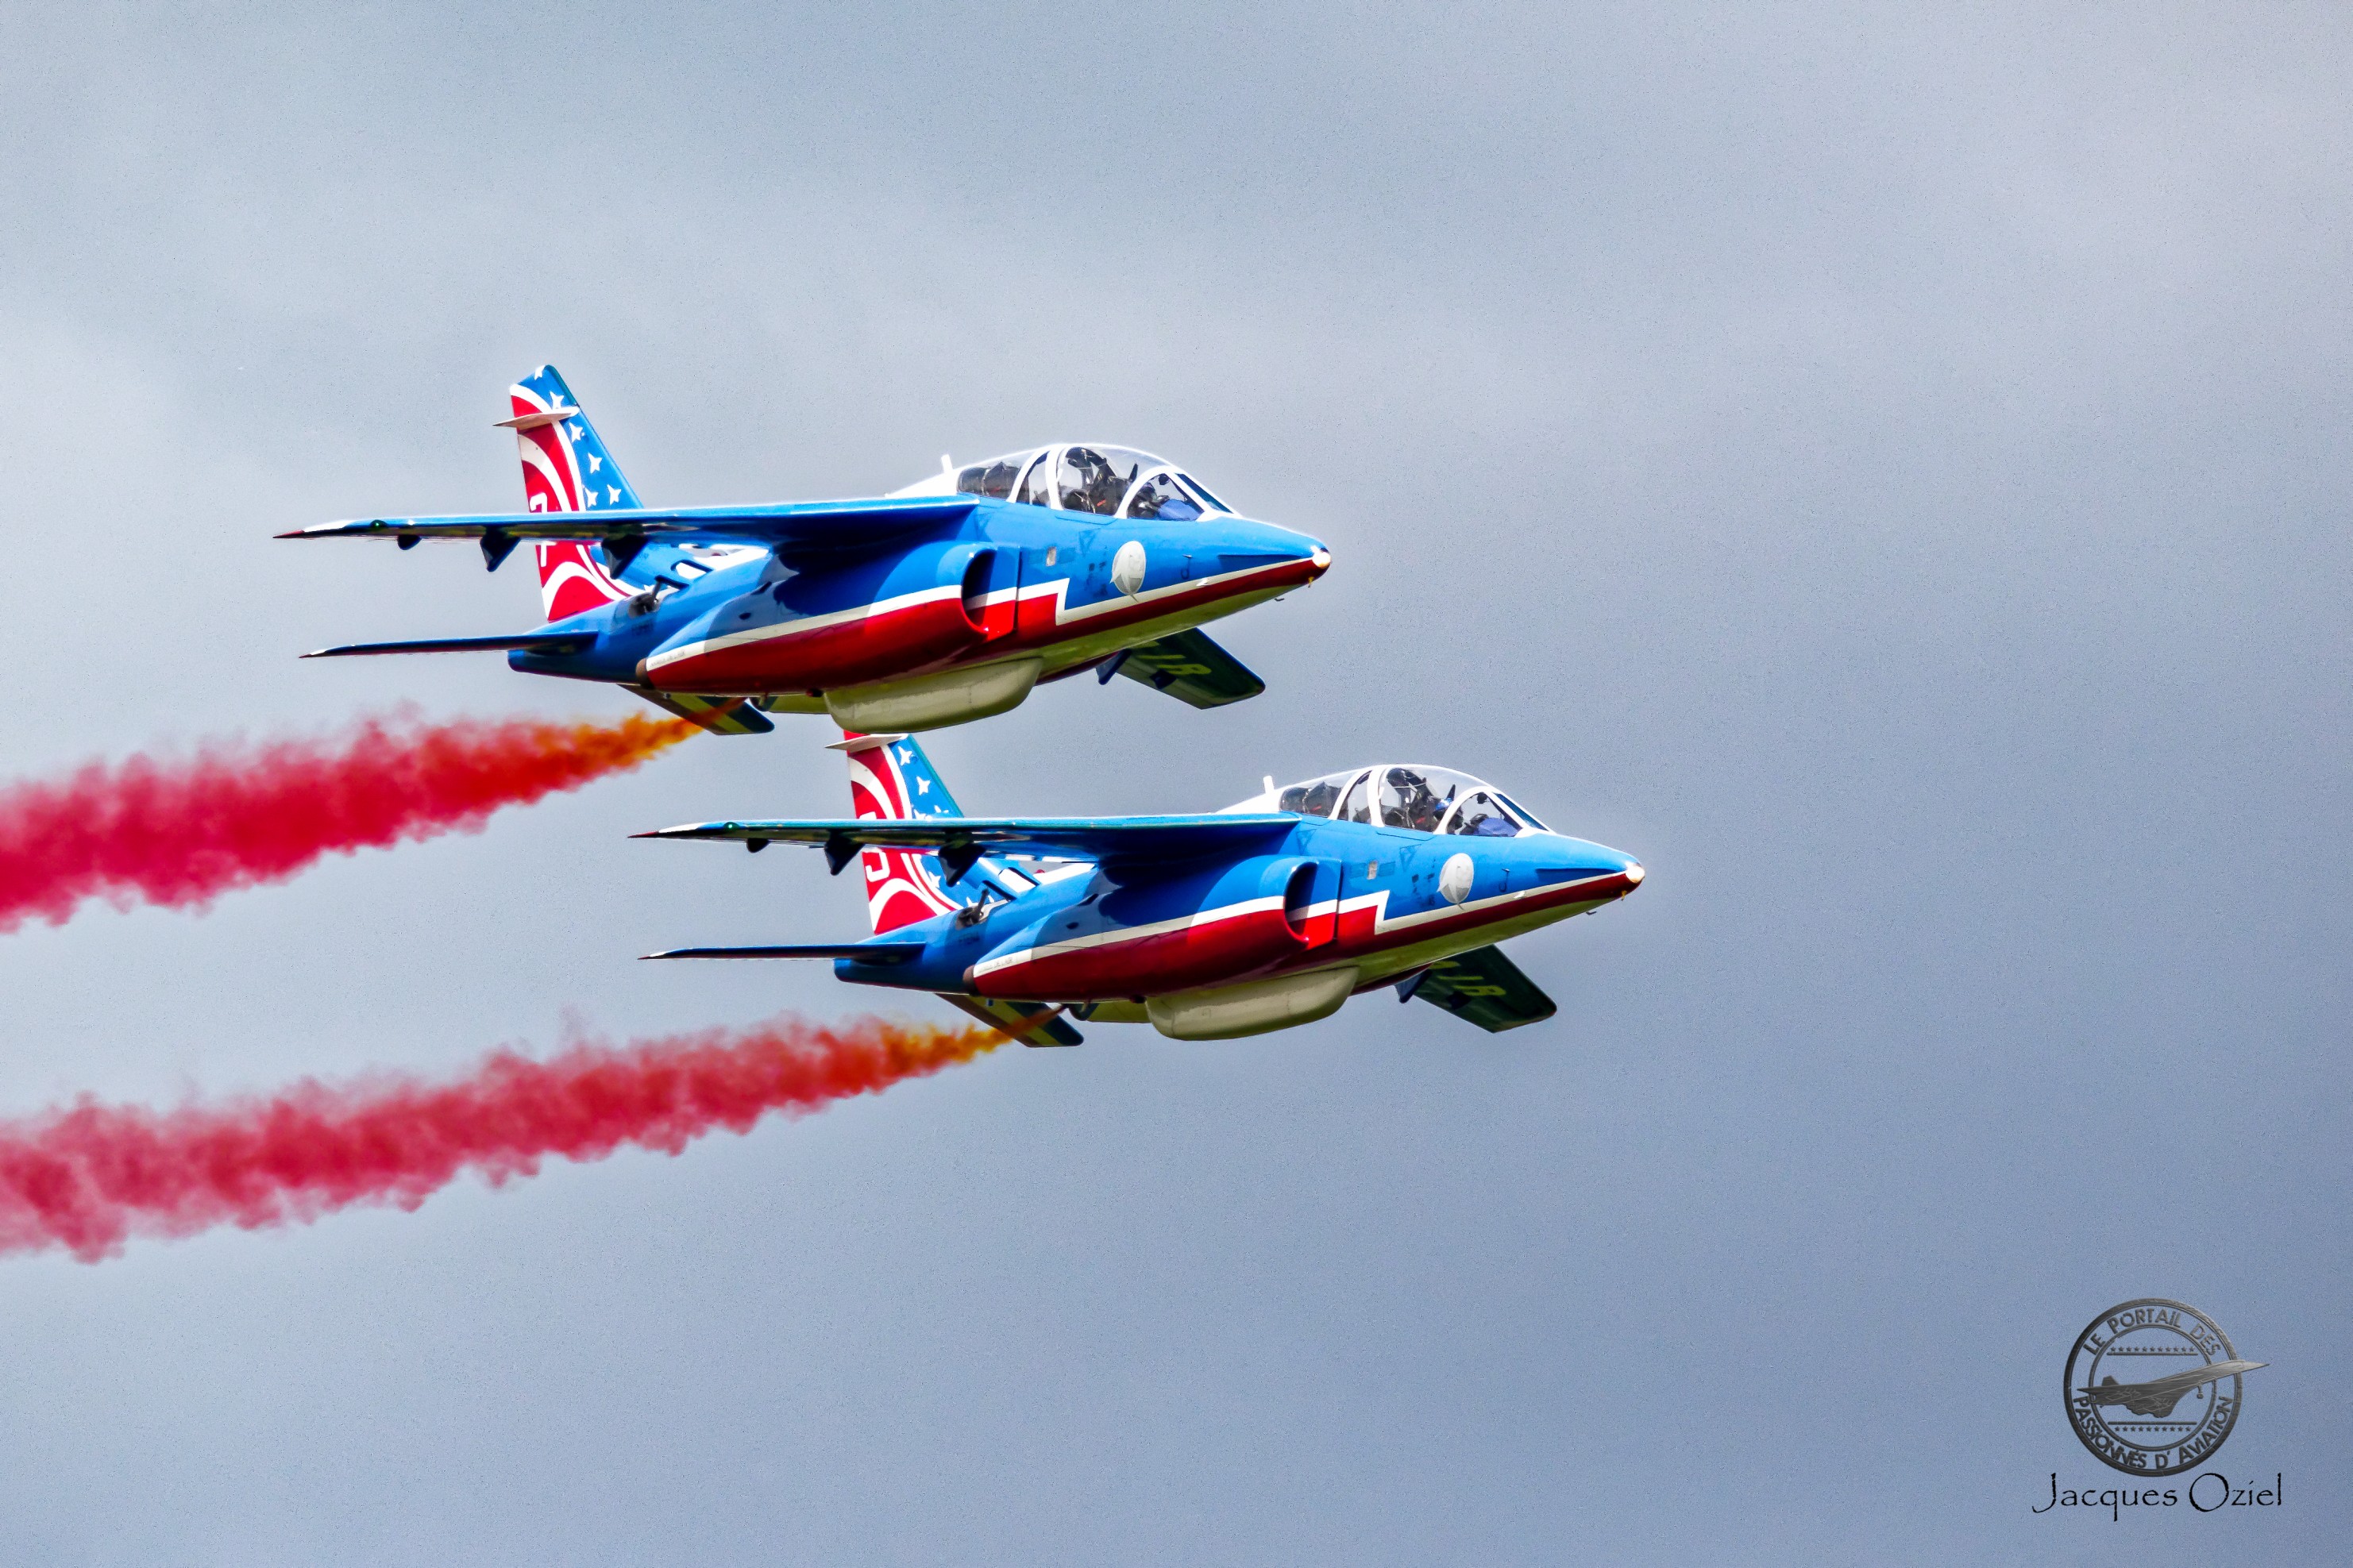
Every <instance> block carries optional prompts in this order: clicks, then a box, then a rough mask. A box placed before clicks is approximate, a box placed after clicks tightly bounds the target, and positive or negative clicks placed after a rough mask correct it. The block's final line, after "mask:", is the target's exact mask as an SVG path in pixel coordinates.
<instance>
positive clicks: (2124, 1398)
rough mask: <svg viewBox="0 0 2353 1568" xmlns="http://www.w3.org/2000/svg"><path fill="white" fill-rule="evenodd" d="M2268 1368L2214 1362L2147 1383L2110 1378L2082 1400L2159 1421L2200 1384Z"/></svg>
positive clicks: (2090, 1389) (2089, 1389) (2258, 1363)
mask: <svg viewBox="0 0 2353 1568" xmlns="http://www.w3.org/2000/svg"><path fill="white" fill-rule="evenodd" d="M2270 1364H2271V1363H2269V1362H2261V1361H2218V1362H2213V1363H2209V1364H2208V1365H2205V1366H2200V1367H2193V1368H2191V1369H2190V1370H2189V1371H2188V1372H2177V1373H2171V1374H2169V1375H2168V1376H2165V1377H2156V1378H2151V1379H2150V1380H2149V1381H2148V1382H2147V1383H2118V1382H2117V1381H2116V1379H2115V1378H2114V1377H2113V1376H2110V1377H2105V1378H2103V1379H2101V1380H2100V1383H2099V1385H2098V1386H2097V1387H2087V1388H2085V1389H2084V1398H2086V1399H2088V1400H2089V1401H2091V1403H2092V1404H2094V1405H2123V1406H2124V1407H2125V1408H2126V1409H2127V1410H2129V1411H2131V1412H2132V1413H2133V1414H2134V1415H2147V1416H2150V1417H2153V1418H2154V1419H2157V1420H2159V1421H2162V1420H2164V1419H2165V1418H2166V1417H2167V1416H2168V1415H2172V1414H2173V1407H2174V1406H2175V1405H2179V1404H2180V1403H2181V1396H2182V1395H2183V1394H2187V1393H2189V1391H2190V1390H2191V1389H2193V1388H2196V1387H2198V1386H2199V1385H2200V1384H2208V1383H2219V1382H2221V1380H2222V1379H2223V1378H2226V1377H2236V1376H2238V1375H2239V1374H2240V1373H2242V1372H2253V1371H2254V1370H2255V1368H2257V1367H2259V1366H2269V1365H2270Z"/></svg>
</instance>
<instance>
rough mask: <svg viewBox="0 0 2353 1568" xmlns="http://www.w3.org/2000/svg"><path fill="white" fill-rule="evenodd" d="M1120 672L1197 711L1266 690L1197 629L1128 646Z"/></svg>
mask: <svg viewBox="0 0 2353 1568" xmlns="http://www.w3.org/2000/svg"><path fill="white" fill-rule="evenodd" d="M1119 673H1120V674H1122V675H1124V676H1125V677H1127V678H1128V679H1130V680H1140V681H1142V682H1144V684H1145V685H1146V686H1149V687H1151V688H1152V689H1154V690H1155V691H1166V693H1168V695H1169V696H1171V697H1174V698H1176V700H1178V701H1180V702H1189V703H1191V704H1192V705H1193V706H1194V707H1196V708H1222V707H1224V706H1225V705H1226V704H1227V703H1229V702H1240V700H1242V699H1244V698H1245V697H1255V696H1257V695H1258V694H1259V693H1260V692H1261V691H1264V690H1265V689H1266V682H1265V681H1263V680H1261V679H1259V678H1258V677H1257V676H1255V675H1253V674H1251V673H1250V668H1249V667H1248V666H1247V665H1245V664H1243V663H1242V661H1241V660H1240V659H1238V658H1235V657H1234V656H1233V655H1232V654H1229V653H1228V652H1227V651H1226V650H1225V649H1224V648H1221V647H1219V646H1218V645H1217V644H1216V643H1214V642H1212V641H1210V640H1209V638H1208V637H1207V636H1206V635H1205V634H1203V633H1201V632H1199V631H1188V632H1178V633H1177V634H1176V636H1174V637H1162V638H1161V639H1160V640H1159V641H1158V642H1148V643H1145V644H1144V645H1142V646H1141V647H1132V648H1129V649H1128V650H1127V653H1126V656H1125V657H1124V658H1122V659H1121V660H1120V661H1119Z"/></svg>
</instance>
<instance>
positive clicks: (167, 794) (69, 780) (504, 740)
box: [0, 714, 695, 931]
mask: <svg viewBox="0 0 2353 1568" xmlns="http://www.w3.org/2000/svg"><path fill="white" fill-rule="evenodd" d="M694 732H695V727H694V726H693V725H691V724H690V723H688V722H687V721H684V720H682V719H654V718H643V717H638V716H636V715H632V716H630V717H629V718H627V719H624V720H622V721H620V722H619V723H617V724H590V723H555V722H553V721H547V720H542V719H459V720H455V721H450V722H448V723H441V724H428V723H426V722H424V721H420V720H418V719H417V718H415V717H414V716H413V715H406V714H398V715H395V716H393V717H390V718H385V719H364V720H361V721H359V722H358V723H357V724H355V725H354V726H353V728H352V729H351V731H348V732H347V733H345V734H343V735H342V736H340V737H336V738H332V739H326V740H308V741H273V742H265V743H262V744H259V745H253V744H248V743H247V742H243V741H241V740H233V741H213V742H205V743H203V744H201V745H199V746H198V747H197V749H196V753H195V756H194V757H192V758H187V759H185V760H177V761H158V760H156V759H154V758H152V757H147V756H135V757H132V758H131V759H130V760H129V761H127V762H121V763H88V764H86V765H85V766H83V767H82V768H81V769H79V771H78V772H76V773H72V774H71V775H69V776H68V777H66V778H63V779H59V780H57V781H55V782H49V783H28V784H13V785H9V786H6V787H5V788H0V931H14V930H16V927H18V926H19V925H21V924H23V923H24V922H25V921H27V920H33V919H39V920H45V921H48V922H49V923H50V924H52V925H57V924H62V923H63V922H64V921H65V920H66V919H67V918H68V917H69V916H70V915H71V914H72V913H73V911H74V910H75V908H76V907H77V906H78V905H79V904H80V903H81V902H82V901H83V900H89V899H106V900H110V901H111V902H112V903H114V904H115V905H116V906H117V907H118V908H121V907H127V906H129V905H131V904H133V903H150V904H162V905H164V906H165V907H167V908H171V909H188V908H200V907H202V906H203V905H205V904H207V903H210V902H211V901H212V900H214V899H216V898H217V897H219V896H220V895H221V894H222V893H225V892H229V891H232V890H234V889H238V888H249V887H253V886H256V885H258V884H259V883H263V882H278V881H283V880H285V879H287V878H289V877H291V876H293V875H294V874H295V873H296V872H298V871H300V870H301V869H302V868H304V867H306V866H308V865H310V864H311V862H312V861H313V860H316V859H318V858H320V857H321V856H322V855H326V854H329V853H331V852H336V851H341V852H343V853H345V854H349V853H350V852H352V851H353V850H355V849H359V848H361V847H368V846H384V845H391V844H397V843H400V842H401V841H403V840H405V839H414V838H430V837H435V836H437V835H438V834H443V833H450V832H473V831H476V830H478V829H480V827H481V826H482V824H483V822H484V821H485V820H486V819H487V818H488V817H489V816H490V815H491V813H492V812H494V811H496V810H497V809H498V808H499V807H501V806H502V805H525V804H527V803H529V802H532V801H534V800H537V799H539V798H540V797H541V796H542V795H549V794H553V793H554V792H555V791H557V790H570V789H577V788H579V787H580V786H581V785H582V784H586V783H588V782H589V781H590V780H591V779H596V778H602V777H603V776H604V775H606V774H607V773H619V772H623V771H625V770H627V769H629V768H634V767H636V766H637V765H638V763H642V762H644V761H645V760H646V759H647V758H648V757H650V756H652V755H653V754H654V753H655V752H659V751H661V750H663V749H664V748H665V747H669V746H674V745H676V744H677V743H678V742H681V741H682V740H684V739H686V738H687V737H688V736H689V735H691V734H693V733H694Z"/></svg>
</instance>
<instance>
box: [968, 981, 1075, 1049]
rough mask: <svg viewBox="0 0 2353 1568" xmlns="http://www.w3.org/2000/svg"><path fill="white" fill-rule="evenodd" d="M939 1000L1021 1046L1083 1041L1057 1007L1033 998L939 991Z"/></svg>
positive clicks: (1066, 1043) (1055, 1044)
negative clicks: (1006, 998) (1002, 998)
mask: <svg viewBox="0 0 2353 1568" xmlns="http://www.w3.org/2000/svg"><path fill="white" fill-rule="evenodd" d="M940 1000H941V1001H943V1002H953V1003H955V1005H957V1006H959V1007H961V1008H963V1009H964V1010H965V1012H967V1013H969V1014H971V1015H972V1016H974V1017H976V1018H977V1019H979V1020H980V1021H981V1022H982V1023H984V1024H987V1025H988V1026H990V1027H991V1028H995V1029H999V1030H1002V1031H1003V1032H1004V1033H1005V1034H1006V1036H1007V1037H1008V1038H1011V1039H1016V1040H1018V1041H1020V1042H1021V1043H1022V1044H1023V1045H1025V1046H1076V1045H1083V1044H1084V1043H1085V1042H1086V1037H1085V1036H1084V1035H1082V1034H1080V1033H1079V1032H1078V1031H1077V1030H1076V1029H1074V1028H1072V1027H1071V1021H1070V1020H1069V1019H1068V1018H1065V1017H1063V1016H1061V1009H1060V1008H1058V1007H1045V1006H1040V1005H1038V1004H1037V1003H1034V1002H1028V1003H1024V1002H1003V1001H999V1000H998V999H997V998H996V997H994V996H957V995H953V994H949V993H946V992H942V993H940Z"/></svg>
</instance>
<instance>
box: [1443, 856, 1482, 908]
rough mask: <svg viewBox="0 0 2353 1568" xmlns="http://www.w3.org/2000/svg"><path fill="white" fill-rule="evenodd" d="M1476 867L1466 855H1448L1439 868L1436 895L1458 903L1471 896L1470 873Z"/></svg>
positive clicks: (1451, 902) (1452, 902) (1449, 901)
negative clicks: (1444, 862)
mask: <svg viewBox="0 0 2353 1568" xmlns="http://www.w3.org/2000/svg"><path fill="white" fill-rule="evenodd" d="M1475 869H1476V868H1475V867H1473V866H1472V864H1471V857H1470V856H1468V855H1450V856H1448V857H1447V860H1446V864H1445V865H1444V866H1442V867H1440V868H1439V872H1438V896H1439V897H1440V898H1441V899H1444V900H1446V901H1447V902H1448V903H1450V904H1459V903H1461V901H1462V900H1465V899H1467V898H1469V897H1470V896H1471V873H1472V871H1473V870H1475Z"/></svg>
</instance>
